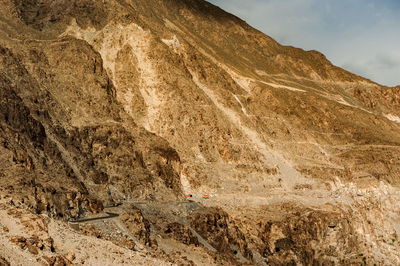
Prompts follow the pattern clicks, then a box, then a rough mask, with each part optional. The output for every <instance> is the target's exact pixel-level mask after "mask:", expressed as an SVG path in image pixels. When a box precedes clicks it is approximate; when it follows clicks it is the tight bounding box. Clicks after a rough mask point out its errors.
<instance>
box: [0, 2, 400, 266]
mask: <svg viewBox="0 0 400 266" xmlns="http://www.w3.org/2000/svg"><path fill="white" fill-rule="evenodd" d="M355 49H356V47H355ZM0 103H1V104H0V161H1V163H0V168H1V171H0V184H1V186H0V196H1V200H0V211H1V212H4V213H3V215H1V216H0V225H1V226H0V236H1V237H0V246H1V248H0V264H1V263H4V264H6V263H9V264H11V265H13V264H18V263H22V264H24V263H25V262H26V261H28V260H30V259H34V260H35V261H37V262H38V263H44V262H46V261H47V262H48V261H50V262H48V263H49V264H50V265H51V263H52V262H54V263H56V262H57V261H58V262H63V263H78V264H79V263H84V262H87V263H89V264H90V263H92V264H96V263H99V262H104V261H107V262H108V263H111V264H128V265H132V264H139V265H144V264H165V265H168V264H174V263H175V264H184V265H190V264H194V265H213V264H215V265H231V264H235V265H236V264H238V265H242V264H243V265H311V264H315V265H319V264H321V265H374V264H376V265H398V264H400V256H399V254H400V246H399V245H400V244H399V236H400V235H399V234H400V227H399V225H400V209H399V206H398V202H399V200H400V194H399V185H400V87H394V88H388V87H384V86H381V85H379V84H377V83H374V82H372V81H370V80H367V79H364V78H362V77H359V76H356V75H354V74H352V73H349V72H347V71H345V70H343V69H340V68H338V67H336V66H334V65H332V64H331V63H330V62H329V61H328V60H327V59H326V58H325V56H324V55H322V54H321V53H319V52H317V51H303V50H301V49H298V48H294V47H289V46H282V45H280V44H279V43H277V42H276V41H274V40H273V39H272V38H270V37H268V36H266V35H264V34H263V33H261V32H259V31H257V30H255V29H253V28H251V27H250V26H249V25H247V24H246V23H245V22H244V21H242V20H240V19H238V18H237V17H234V16H232V15H230V14H228V13H226V12H224V11H223V10H221V9H219V8H217V7H215V6H213V5H211V4H209V3H207V2H205V1H202V0H185V1H184V0H148V1H134V0H104V1H90V0H74V1H66V0H57V1H49V0H30V1H26V0H25V1H22V0H3V1H2V8H1V9H0ZM185 195H190V196H191V197H190V196H188V197H187V199H185ZM110 213H111V214H110ZM104 217H108V218H104ZM93 218H95V219H94V220H93ZM96 219H97V220H96ZM68 221H69V222H70V223H71V221H75V223H79V221H82V222H81V223H79V224H80V226H77V225H76V224H75V225H74V226H73V228H72V229H71V228H69V227H68V225H67V222H68ZM76 221H78V222H76ZM38 223H39V224H41V223H44V224H45V226H44V225H43V226H39V225H38ZM3 225H4V226H3ZM2 226H3V227H4V228H7V230H6V229H2V228H3V227H2ZM32 228H34V229H32ZM16 236H21V237H22V236H23V237H24V238H15V237H16ZM31 239H35V241H33V240H32V241H31ZM46 239H52V240H46ZM63 239H69V240H71V242H74V241H73V240H72V239H78V240H79V241H83V239H86V240H85V241H86V242H85V243H86V244H84V245H89V244H90V245H93V248H92V249H90V248H87V249H78V248H77V246H76V245H75V246H74V245H66V244H63V243H64V242H63ZM78 240H77V241H78ZM41 241H42V242H43V243H44V242H45V241H50V242H51V241H53V242H54V246H53V247H51V245H50V248H43V249H41V248H40V247H41V245H42V244H40V243H42V242H41ZM57 241H58V242H57ZM79 241H78V242H76V243H81V242H79ZM50 242H49V243H50ZM53 242H51V243H53ZM38 243H39V244H38ZM46 243H47V242H46ZM57 243H58V244H57ZM52 245H53V244H52ZM82 245H83V244H82ZM3 247H4V248H3ZM11 250H12V252H11ZM15 250H17V251H15ZM67 251H71V252H72V255H71V254H68V255H70V256H67V255H66V254H67V253H68V252H67ZM135 252H136V253H135ZM137 252H139V253H140V254H141V253H143V254H145V255H144V256H146V259H148V260H146V261H144V259H143V256H139V255H137V254H139V253H137ZM98 254H101V255H98ZM121 254H125V255H123V256H122V255H121ZM143 254H142V255H143ZM3 261H4V262H3ZM6 265H7V264H6Z"/></svg>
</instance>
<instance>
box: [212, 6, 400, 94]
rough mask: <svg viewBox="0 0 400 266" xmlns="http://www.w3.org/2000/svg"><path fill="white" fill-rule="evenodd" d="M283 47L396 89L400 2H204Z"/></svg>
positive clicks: (399, 67)
mask: <svg viewBox="0 0 400 266" xmlns="http://www.w3.org/2000/svg"><path fill="white" fill-rule="evenodd" d="M208 1H209V2H211V3H213V4H215V5H218V6H220V7H221V8H223V9H225V10H226V11H228V12H230V13H233V14H235V15H237V16H238V17H240V18H242V19H243V20H245V21H246V22H247V23H249V24H250V25H252V26H254V27H255V28H257V29H259V30H261V31H262V32H264V33H266V34H267V35H269V36H271V37H273V38H274V39H276V40H277V41H279V42H280V43H282V44H286V45H293V46H296V47H301V48H303V49H306V50H318V51H320V52H322V53H324V54H325V55H326V56H327V57H328V59H329V60H331V61H332V62H333V63H334V64H335V65H338V66H340V67H343V68H345V69H347V70H349V71H351V72H354V73H356V74H359V75H361V76H364V77H367V78H369V79H371V80H373V81H376V82H378V83H381V84H383V85H388V86H394V85H400V0H208Z"/></svg>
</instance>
